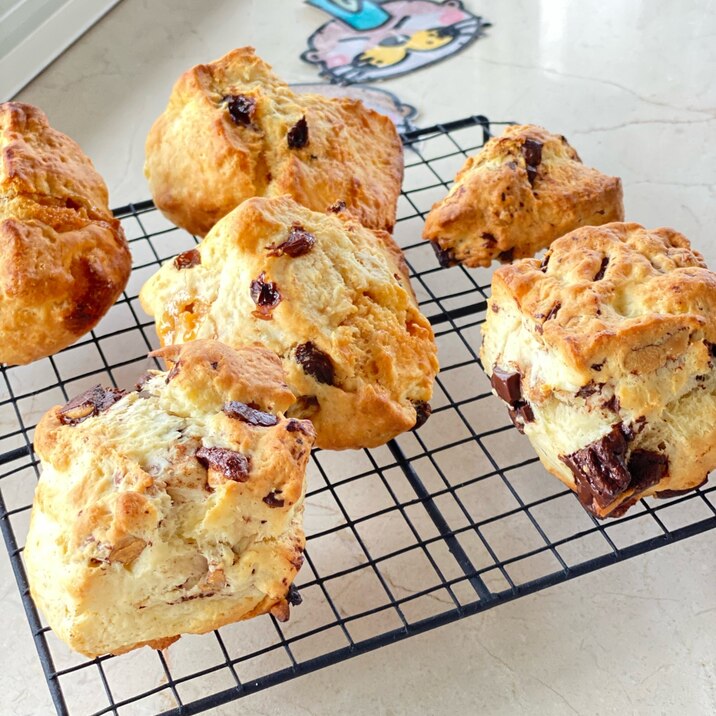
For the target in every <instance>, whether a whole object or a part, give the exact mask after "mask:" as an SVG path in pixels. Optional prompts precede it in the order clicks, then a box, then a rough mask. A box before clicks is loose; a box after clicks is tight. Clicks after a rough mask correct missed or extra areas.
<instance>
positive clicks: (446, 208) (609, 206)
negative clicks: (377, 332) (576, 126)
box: [423, 124, 624, 267]
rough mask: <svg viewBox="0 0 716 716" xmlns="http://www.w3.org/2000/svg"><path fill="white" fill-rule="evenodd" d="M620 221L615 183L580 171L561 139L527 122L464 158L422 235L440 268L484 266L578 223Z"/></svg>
mask: <svg viewBox="0 0 716 716" xmlns="http://www.w3.org/2000/svg"><path fill="white" fill-rule="evenodd" d="M623 219H624V207H623V204H622V185H621V181H620V180H619V179H618V178H616V177H609V176H605V175H604V174H602V173H601V172H599V171H597V170H596V169H590V168H589V167H585V166H584V164H582V161H581V160H580V158H579V155H578V154H577V152H576V151H575V150H574V149H573V148H572V147H571V146H570V145H569V143H568V142H567V140H566V139H565V138H564V137H563V136H561V135H559V134H551V133H550V132H548V131H547V130H545V129H542V127H537V126H535V125H532V124H525V125H519V126H517V125H516V126H510V127H507V128H506V129H505V131H504V132H503V134H502V136H500V137H495V138H493V139H490V140H489V141H488V142H487V143H486V144H485V146H484V147H483V148H482V149H481V150H480V152H479V153H478V154H476V155H475V156H472V157H469V158H468V159H467V161H466V162H465V164H464V165H463V167H462V169H461V170H460V171H459V172H458V174H457V176H456V177H455V184H454V185H453V186H452V187H451V188H450V192H449V193H448V195H447V196H446V197H445V198H444V199H442V200H441V201H439V202H438V203H437V204H435V205H434V206H433V208H432V209H431V211H430V213H429V214H428V216H427V219H426V221H425V230H424V232H423V238H425V239H428V240H429V241H432V242H433V247H434V248H435V253H436V254H437V256H438V259H439V261H440V263H441V264H442V265H443V266H445V267H447V266H452V265H454V264H457V263H462V264H464V265H465V266H471V267H475V266H489V265H490V264H491V263H492V261H494V260H498V261H502V262H503V263H504V262H509V261H512V260H513V259H519V258H524V257H526V256H534V255H535V254H536V253H537V252H538V251H540V250H541V249H544V248H546V247H548V246H549V245H550V244H551V243H552V241H554V240H555V239H557V238H559V237H560V236H563V235H564V234H566V233H567V232H568V231H572V230H573V229H576V228H578V227H580V226H599V225H600V224H606V223H608V222H610V221H622V220H623Z"/></svg>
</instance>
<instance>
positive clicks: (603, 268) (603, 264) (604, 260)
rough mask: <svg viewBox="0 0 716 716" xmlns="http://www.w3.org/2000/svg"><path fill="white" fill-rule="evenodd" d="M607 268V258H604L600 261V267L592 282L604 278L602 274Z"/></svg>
mask: <svg viewBox="0 0 716 716" xmlns="http://www.w3.org/2000/svg"><path fill="white" fill-rule="evenodd" d="M607 266H609V257H608V256H605V257H604V258H603V259H602V265H601V266H600V267H599V271H597V275H596V276H595V277H594V279H593V280H594V281H601V280H602V279H603V278H604V274H605V273H606V272H607Z"/></svg>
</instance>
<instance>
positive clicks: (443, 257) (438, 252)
mask: <svg viewBox="0 0 716 716" xmlns="http://www.w3.org/2000/svg"><path fill="white" fill-rule="evenodd" d="M430 244H431V245H432V247H433V251H434V252H435V256H437V259H438V263H439V264H440V265H441V266H442V267H443V268H450V267H451V266H457V263H458V262H457V259H456V258H455V254H454V253H453V252H452V249H442V248H440V244H439V243H438V242H437V241H431V242H430Z"/></svg>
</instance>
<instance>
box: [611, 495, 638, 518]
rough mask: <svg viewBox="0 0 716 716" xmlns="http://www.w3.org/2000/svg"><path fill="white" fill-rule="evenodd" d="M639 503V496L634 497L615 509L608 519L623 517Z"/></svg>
mask: <svg viewBox="0 0 716 716" xmlns="http://www.w3.org/2000/svg"><path fill="white" fill-rule="evenodd" d="M637 502H639V495H634V496H633V497H630V498H628V499H626V500H624V502H622V503H621V504H620V505H618V506H617V507H615V508H614V509H613V510H612V511H611V512H610V513H609V514H608V515H607V517H623V516H624V515H625V514H626V513H627V512H628V511H629V508H630V507H634V505H636V503H637Z"/></svg>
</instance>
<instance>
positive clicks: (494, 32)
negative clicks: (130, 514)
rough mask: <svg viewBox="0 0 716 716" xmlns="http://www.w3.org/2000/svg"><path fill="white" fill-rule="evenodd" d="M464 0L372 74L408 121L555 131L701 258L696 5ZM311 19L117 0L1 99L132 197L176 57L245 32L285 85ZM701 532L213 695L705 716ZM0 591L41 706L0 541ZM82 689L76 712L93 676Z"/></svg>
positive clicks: (712, 168) (715, 600) (711, 142)
mask: <svg viewBox="0 0 716 716" xmlns="http://www.w3.org/2000/svg"><path fill="white" fill-rule="evenodd" d="M466 4H467V5H468V7H469V9H471V10H472V11H473V12H475V13H476V14H480V15H482V16H484V17H485V19H486V20H488V21H490V22H491V23H492V26H491V27H490V28H488V29H487V31H486V34H485V36H484V37H482V38H481V39H479V40H478V41H477V42H475V43H474V44H472V45H470V46H469V47H467V48H466V49H465V50H464V51H462V52H461V53H459V54H457V55H456V56H454V57H452V58H449V59H447V60H445V61H444V62H441V63H438V64H435V65H433V66H431V67H427V68H425V69H421V70H419V71H416V72H415V73H413V74H409V75H405V76H403V77H399V78H396V79H393V80H389V81H386V82H383V83H380V84H379V85H378V86H380V87H381V88H383V89H387V90H390V91H392V92H394V93H396V94H397V95H398V96H399V97H400V98H401V99H402V100H403V101H405V102H408V103H410V104H412V105H414V106H415V107H417V108H418V110H419V115H418V117H417V118H416V119H415V122H416V124H417V125H418V126H428V125H430V124H432V123H435V122H440V121H447V120H451V119H456V118H460V117H463V116H467V115H470V114H477V113H480V114H484V115H486V116H488V117H490V118H491V119H494V120H516V121H520V122H532V123H537V124H542V125H544V126H545V127H547V128H549V129H551V130H552V131H556V132H560V133H563V134H565V135H566V136H567V137H568V138H569V139H570V141H571V142H572V144H573V145H574V146H575V147H576V148H577V149H578V151H579V153H580V155H581V157H582V159H583V160H584V161H585V163H587V164H591V165H593V166H598V167H599V168H600V169H601V170H602V171H604V172H606V173H609V174H613V175H617V176H621V177H622V179H623V182H624V192H625V205H626V215H627V218H628V219H631V220H634V221H638V222H640V223H643V224H645V225H647V226H660V225H669V226H673V227H674V228H676V229H678V230H680V231H682V232H683V233H685V234H686V235H687V236H688V237H689V238H690V239H691V241H692V243H693V244H694V245H695V247H696V248H698V249H699V250H700V251H702V253H703V254H704V255H705V257H706V260H707V262H708V263H709V264H710V265H711V266H716V243H715V242H714V237H713V236H712V234H713V227H714V225H715V224H716V202H715V199H716V161H714V146H715V144H716V131H715V130H716V82H714V76H715V74H716V42H715V38H716V4H714V2H709V1H702V2H697V1H695V0H694V1H691V0H689V1H686V0H683V1H681V2H678V3H676V2H667V1H655V0H649V1H647V0H641V1H639V0H611V1H605V0H582V2H578V3H577V2H568V0H542V1H541V2H538V1H536V0H535V1H532V0H524V1H523V2H517V1H513V0H510V1H508V0H504V1H503V2H487V1H484V0H483V1H481V0H467V2H466ZM327 19H328V18H327V17H326V16H325V15H324V14H323V13H322V12H321V11H319V10H318V9H316V8H314V7H310V6H308V5H305V4H303V3H301V2H298V1H297V0H295V1H294V0H292V1H291V2H289V1H288V0H255V1H254V2H251V1H249V0H242V1H236V0H234V1H233V2H228V1H226V0H212V1H211V2H204V3H196V2H190V1H189V0H171V1H170V0H154V1H152V2H148V1H147V0H123V2H121V3H120V4H119V5H118V6H117V7H115V8H114V9H113V10H112V11H111V12H110V13H109V14H108V15H106V16H105V17H104V18H103V19H102V20H101V21H100V22H99V23H98V24H97V25H96V26H95V27H94V28H93V29H92V30H90V31H89V32H88V33H87V34H86V35H85V36H84V37H82V38H81V39H80V40H79V41H78V42H77V43H76V44H75V45H74V46H72V47H71V48H70V49H69V50H68V51H67V52H66V53H64V55H62V56H61V57H60V58H59V59H58V60H57V61H56V62H54V63H53V64H52V65H51V66H50V67H49V68H48V69H47V70H46V71H45V72H44V73H43V74H42V75H41V76H39V77H38V78H37V79H35V80H34V81H33V82H32V83H31V84H30V85H29V86H28V87H27V88H25V89H24V90H23V91H22V92H21V93H20V95H19V96H18V97H17V99H19V100H21V101H26V102H30V103H33V104H37V105H39V106H40V107H42V108H43V109H44V110H45V111H46V112H47V114H48V115H49V118H50V121H51V123H52V124H53V125H54V126H55V127H57V128H58V129H60V130H62V131H64V132H66V133H67V134H69V135H70V136H71V137H73V138H74V139H76V140H77V141H78V142H79V143H80V144H81V146H82V147H83V149H84V150H85V151H86V153H87V154H88V155H89V156H90V157H91V158H92V159H93V161H94V162H95V165H96V166H97V168H98V170H99V171H100V173H101V174H102V175H103V176H104V178H105V180H106V181H107V184H108V186H109V190H110V197H111V204H112V205H113V206H119V205H123V204H126V203H128V202H133V201H140V200H143V199H146V198H149V192H148V188H147V185H146V182H145V180H144V177H143V174H142V165H143V158H144V140H145V137H146V135H147V132H148V130H149V127H150V125H151V123H152V122H153V120H154V119H155V118H156V116H157V115H158V114H159V113H160V112H161V111H162V109H163V108H164V106H165V104H166V101H167V97H168V94H169V91H170V88H171V85H172V83H173V82H174V81H175V79H176V78H177V77H178V76H179V74H180V73H181V72H182V71H183V70H185V69H187V68H188V67H190V66H191V65H193V64H196V63H199V62H203V61H209V60H212V59H215V58H217V57H219V56H220V55H222V54H223V53H225V52H226V51H228V50H230V49H232V48H234V47H238V46H241V45H247V44H250V45H253V46H255V47H256V48H257V51H258V53H259V54H260V55H261V56H262V57H263V58H264V59H266V60H267V61H268V62H270V63H271V64H272V65H273V67H274V68H275V70H276V71H277V72H278V73H279V75H280V76H282V77H283V78H284V79H286V80H287V81H289V82H315V81H320V80H319V78H318V74H317V70H316V68H315V67H314V66H312V65H309V64H307V63H305V62H303V61H301V60H300V54H301V52H303V51H304V50H305V49H306V38H307V37H308V35H309V34H310V33H311V32H312V31H314V30H315V29H316V28H317V27H318V26H319V25H321V24H322V23H324V22H325V21H326V20H327ZM712 479H713V478H712ZM715 538H716V534H715V533H714V532H711V533H708V532H707V533H705V534H702V535H700V536H697V537H694V538H691V539H688V540H685V541H683V542H679V543H677V544H675V545H671V546H668V547H665V548H663V549H660V550H657V551H655V552H651V553H649V554H646V555H643V556H640V557H637V558H634V559H631V560H628V561H626V562H623V563H621V564H617V565H615V566H611V567H608V568H606V569H603V570H600V571H598V572H596V573H592V574H589V575H587V576H583V577H580V578H578V579H576V580H572V581H570V582H567V583H564V584H561V585H558V586H556V587H552V588H549V589H547V590H545V591H542V592H539V593H536V594H533V595H531V596H526V597H523V598H520V599H518V600H516V601H514V602H511V603H508V604H505V605H503V606H500V607H498V608H496V609H491V610H489V611H487V612H485V613H483V614H479V615H477V616H473V617H470V618H466V619H463V620H460V621H458V622H457V623H453V624H450V625H448V626H445V627H442V628H439V629H436V630H432V631H429V632H427V633H424V634H422V635H420V636H417V637H414V638H411V639H408V640H406V641H403V642H400V643H397V644H394V645H391V646H389V647H385V648H382V649H380V650H378V651H374V652H371V653H368V654H366V655H363V656H360V657H357V658H354V659H351V660H349V661H347V662H343V663H341V664H339V665H337V666H333V667H330V668H328V669H324V670H321V671H318V672H315V673H312V674H309V675H307V676H303V677H301V678H298V679H296V680H294V681H291V682H288V683H285V684H283V685H279V686H276V687H273V688H270V689H268V690H266V691H263V692H260V693H257V694H254V695H251V696H248V697H246V698H245V699H243V700H242V701H240V702H235V703H232V704H228V705H226V706H223V707H220V708H217V709H216V710H215V711H213V713H217V714H235V713H245V714H284V713H286V714H288V713H290V714H294V713H295V714H329V713H351V714H352V713H355V714H386V715H393V716H398V715H399V714H401V715H402V714H406V715H407V714H447V713H451V714H474V713H489V714H497V713H500V714H511V713H524V712H531V713H548V714H575V713H578V714H626V713H635V714H637V713H638V714H672V713H684V714H713V713H716V666H715V656H716V640H715V638H714V635H715V634H716V578H715V576H714V575H715V574H716V549H714V542H715ZM0 594H1V595H2V600H3V601H2V603H3V618H2V622H3V637H2V646H3V648H2V654H3V656H2V664H3V668H2V670H0V713H3V714H13V715H14V716H15V715H17V716H20V715H23V714H28V715H29V714H49V713H51V712H52V705H51V701H50V697H49V692H48V690H47V688H46V687H45V684H44V678H43V676H42V672H41V669H40V665H39V662H38V659H37V655H36V652H35V649H34V646H33V642H32V639H31V636H30V633H29V629H28V626H27V623H26V621H25V617H24V613H23V610H22V605H21V602H20V599H19V596H18V593H17V589H16V586H15V582H14V579H13V577H12V576H11V571H10V567H9V562H8V559H7V555H6V553H5V551H4V550H2V556H0ZM304 608H305V607H304ZM127 678H131V677H127ZM83 688H86V689H87V693H86V702H87V707H88V708H90V707H91V704H92V703H94V701H93V698H92V694H91V693H90V691H91V689H92V687H91V686H90V685H86V686H83ZM201 695H202V693H201V688H200V687H197V691H196V693H195V694H194V697H199V696H201ZM78 698H79V702H80V703H82V695H81V693H80V695H79V696H78ZM172 705H173V702H172V701H171V697H170V696H169V694H168V693H167V692H164V693H163V694H162V700H160V701H155V702H154V703H153V706H152V707H151V708H150V707H149V706H146V707H136V708H132V707H129V708H126V709H123V710H120V713H127V714H132V713H137V714H144V713H151V712H152V709H157V710H158V709H161V708H170V707H171V706H172ZM78 712H79V711H78ZM81 712H82V713H84V711H81Z"/></svg>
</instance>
